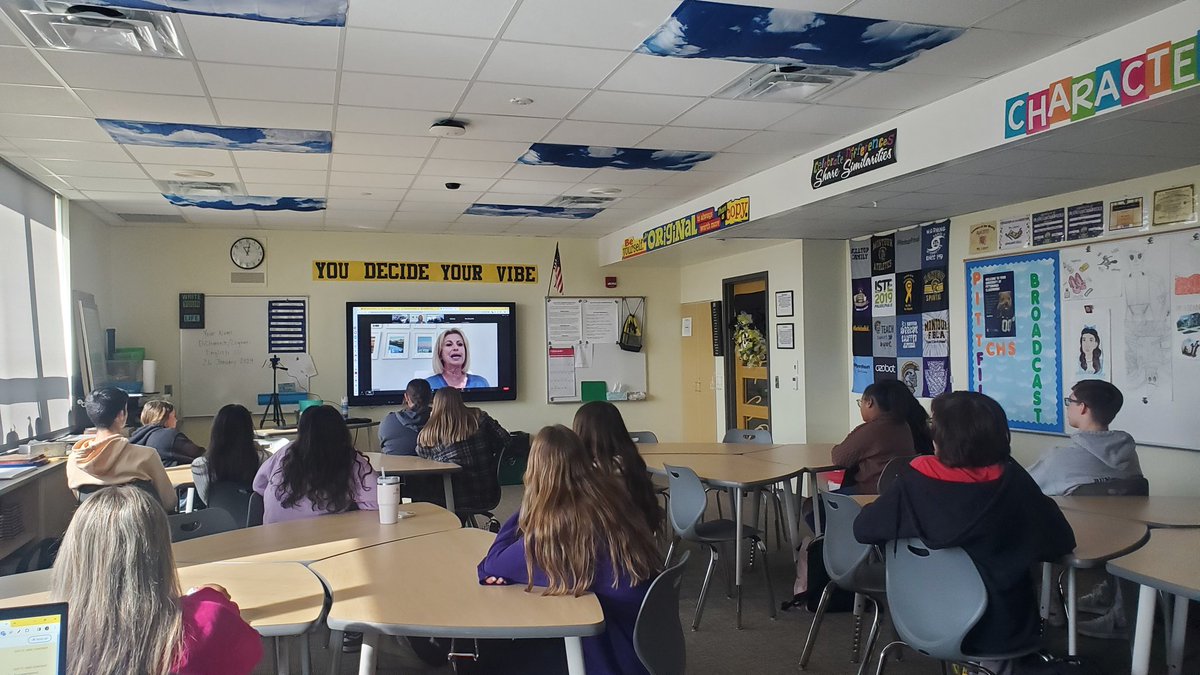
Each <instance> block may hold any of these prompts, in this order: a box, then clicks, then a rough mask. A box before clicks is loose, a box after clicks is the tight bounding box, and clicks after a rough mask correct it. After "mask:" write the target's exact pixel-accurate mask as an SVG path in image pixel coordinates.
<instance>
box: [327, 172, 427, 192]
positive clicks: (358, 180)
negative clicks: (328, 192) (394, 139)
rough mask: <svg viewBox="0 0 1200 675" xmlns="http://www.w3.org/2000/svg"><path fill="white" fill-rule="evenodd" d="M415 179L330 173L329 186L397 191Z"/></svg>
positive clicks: (371, 174) (377, 174)
mask: <svg viewBox="0 0 1200 675" xmlns="http://www.w3.org/2000/svg"><path fill="white" fill-rule="evenodd" d="M412 180H413V177H412V176H405V175H403V174H398V173H361V172H351V171H331V172H329V184H330V185H331V186H332V185H341V186H345V187H361V188H388V189H391V190H397V189H400V188H406V187H408V186H409V185H411V184H412Z"/></svg>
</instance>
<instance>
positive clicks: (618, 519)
mask: <svg viewBox="0 0 1200 675" xmlns="http://www.w3.org/2000/svg"><path fill="white" fill-rule="evenodd" d="M630 512H636V511H635V509H634V506H633V503H632V501H631V499H630V497H629V492H628V491H627V490H625V489H624V486H623V485H621V483H620V482H619V479H618V478H617V477H616V476H614V475H613V474H612V473H611V472H607V471H597V470H596V467H595V465H593V463H592V459H591V456H590V454H589V453H588V451H587V450H586V449H585V448H584V446H583V442H582V441H580V440H579V437H578V436H577V435H575V432H573V431H571V430H570V429H568V428H567V427H565V426H562V425H555V426H552V427H545V428H543V429H542V430H541V431H540V432H538V434H537V436H536V437H534V439H533V443H532V444H531V446H530V450H529V465H528V468H527V469H526V471H525V497H524V499H523V500H522V502H521V510H520V511H519V512H518V513H516V514H515V515H513V517H512V518H509V519H508V522H506V523H505V524H504V527H503V528H501V529H500V533H499V534H498V535H496V541H495V543H493V544H492V548H491V550H490V551H488V554H487V557H486V558H484V559H483V561H482V562H480V563H479V581H480V583H485V584H493V585H497V584H508V583H515V584H525V587H526V590H529V591H532V590H533V587H534V586H541V587H544V590H543V591H542V592H543V594H545V595H574V596H579V595H582V594H584V593H587V592H592V593H595V594H596V597H597V598H598V599H599V601H600V607H601V608H602V609H603V610H604V621H605V632H604V633H603V634H601V635H597V636H595V637H587V638H584V639H583V658H584V662H585V664H586V666H587V671H588V673H589V674H590V675H605V674H610V675H636V674H642V675H645V673H647V671H646V668H645V667H644V666H643V665H642V663H641V660H640V659H638V657H637V654H636V653H635V652H634V649H633V627H634V623H636V621H637V614H638V610H639V609H640V607H641V604H642V599H643V598H645V596H646V590H647V589H648V588H649V585H650V582H651V581H652V580H653V579H654V577H655V576H656V575H657V574H658V572H659V571H660V570H661V569H662V555H661V554H660V553H659V551H658V547H657V546H656V545H655V541H654V534H653V533H652V532H651V531H650V527H649V525H648V524H647V522H646V520H645V519H644V518H631V517H628V514H629V513H630ZM522 642H525V641H523V640H519V641H516V642H514V643H511V644H513V645H514V649H521V643H522ZM559 642H560V643H561V641H559ZM560 669H563V670H565V663H563V664H562V667H561V668H560ZM488 672H494V671H493V670H492V669H490V668H489V670H488ZM515 672H533V671H531V670H529V669H528V667H526V668H525V669H524V670H521V669H520V668H519V667H518V669H517V670H516V671H515ZM537 672H539V673H543V672H548V671H547V670H546V668H544V667H541V666H539V667H538V669H537Z"/></svg>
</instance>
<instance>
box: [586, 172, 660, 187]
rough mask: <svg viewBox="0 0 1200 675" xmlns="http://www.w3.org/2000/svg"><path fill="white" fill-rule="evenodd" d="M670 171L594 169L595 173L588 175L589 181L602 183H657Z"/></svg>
mask: <svg viewBox="0 0 1200 675" xmlns="http://www.w3.org/2000/svg"><path fill="white" fill-rule="evenodd" d="M671 173H672V172H671V171H651V170H650V169H613V168H604V169H596V173H594V174H592V175H591V176H588V182H589V183H599V184H602V185H657V184H659V183H661V182H663V180H664V179H666V178H667V177H668V176H669V175H670V174H671Z"/></svg>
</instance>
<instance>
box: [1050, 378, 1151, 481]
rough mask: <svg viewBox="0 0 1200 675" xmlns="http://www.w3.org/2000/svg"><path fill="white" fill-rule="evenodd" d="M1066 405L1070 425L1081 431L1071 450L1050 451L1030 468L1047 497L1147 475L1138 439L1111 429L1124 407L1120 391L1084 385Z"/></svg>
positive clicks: (1086, 382) (1108, 386)
mask: <svg viewBox="0 0 1200 675" xmlns="http://www.w3.org/2000/svg"><path fill="white" fill-rule="evenodd" d="M1064 402H1065V403H1066V409H1067V423H1068V424H1070V425H1071V426H1072V427H1074V428H1075V429H1078V431H1077V432H1076V433H1075V434H1073V435H1072V436H1071V442H1070V444H1068V445H1060V446H1058V447H1055V448H1053V449H1051V450H1050V451H1048V452H1046V453H1045V454H1044V455H1042V457H1041V459H1039V460H1038V461H1037V462H1035V463H1034V465H1033V466H1031V467H1029V475H1030V476H1033V479H1034V480H1035V481H1037V484H1038V487H1040V488H1042V492H1044V493H1046V494H1048V495H1051V496H1054V495H1064V494H1067V493H1068V492H1070V491H1071V490H1073V489H1074V488H1076V487H1078V486H1080V485H1086V484H1088V483H1094V482H1096V481H1098V480H1105V479H1117V478H1137V477H1139V476H1141V475H1142V467H1141V464H1139V463H1138V456H1137V444H1136V443H1135V442H1134V440H1133V436H1130V435H1129V434H1128V433H1126V432H1124V431H1111V430H1109V428H1108V425H1109V424H1111V423H1112V421H1113V418H1115V417H1116V416H1117V413H1118V412H1120V410H1121V405H1122V404H1123V403H1124V397H1123V396H1122V395H1121V390H1120V389H1117V388H1116V387H1115V386H1113V385H1112V384H1110V383H1108V382H1105V381H1104V380H1080V381H1079V382H1076V383H1075V386H1074V387H1072V388H1071V395H1070V396H1068V397H1066V398H1065V399H1064Z"/></svg>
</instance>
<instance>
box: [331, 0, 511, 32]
mask: <svg viewBox="0 0 1200 675" xmlns="http://www.w3.org/2000/svg"><path fill="white" fill-rule="evenodd" d="M515 2H516V0H455V1H454V2H452V3H447V2H442V0H405V1H404V2H396V1H395V0H354V2H353V3H352V4H351V5H350V13H349V15H347V17H346V25H348V26H363V27H367V28H379V29H383V30H406V31H413V32H416V33H439V34H441V35H463V36H468V37H482V38H492V37H495V36H496V33H498V32H500V27H501V26H503V25H504V20H505V19H506V18H508V13H509V10H511V9H512V6H513V5H514V4H515Z"/></svg>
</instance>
